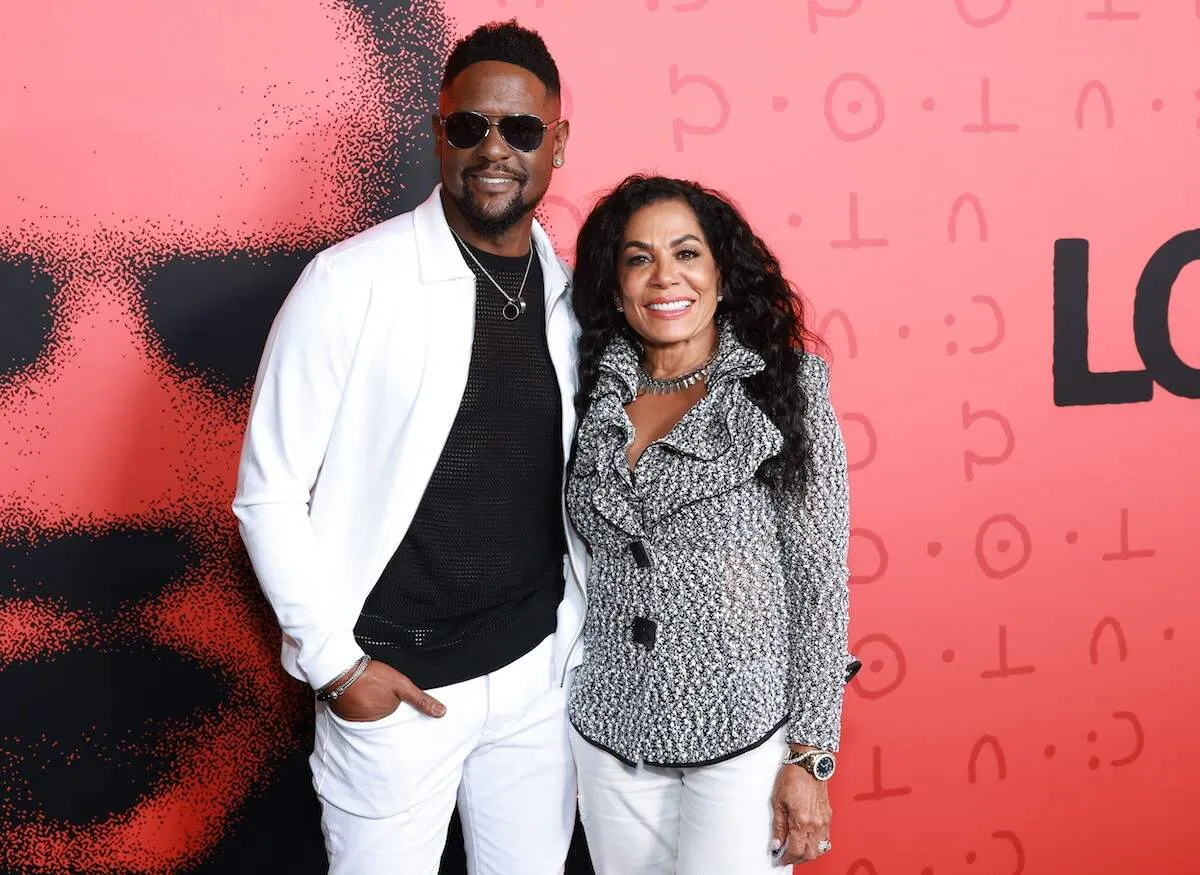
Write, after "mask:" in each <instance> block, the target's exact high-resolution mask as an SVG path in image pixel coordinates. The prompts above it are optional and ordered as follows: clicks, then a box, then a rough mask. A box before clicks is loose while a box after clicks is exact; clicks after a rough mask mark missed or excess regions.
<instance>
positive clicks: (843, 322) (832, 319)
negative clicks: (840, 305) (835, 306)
mask: <svg viewBox="0 0 1200 875" xmlns="http://www.w3.org/2000/svg"><path fill="white" fill-rule="evenodd" d="M832 325H840V326H841V327H842V333H843V334H844V335H845V337H846V355H848V356H850V358H852V359H855V358H858V337H857V335H855V333H854V326H853V325H851V324H850V317H849V316H847V315H846V313H845V312H844V311H842V310H830V311H829V312H828V313H826V314H825V315H824V316H822V317H821V321H820V323H818V325H817V336H818V337H820V338H821V339H822V340H824V341H825V342H826V343H828V342H829V336H828V335H829V328H830V326H832Z"/></svg>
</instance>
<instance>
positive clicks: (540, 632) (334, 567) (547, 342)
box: [234, 23, 585, 875]
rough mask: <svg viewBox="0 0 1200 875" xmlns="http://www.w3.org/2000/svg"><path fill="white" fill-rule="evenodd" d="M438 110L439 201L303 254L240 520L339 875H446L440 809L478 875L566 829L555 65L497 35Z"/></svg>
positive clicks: (526, 41)
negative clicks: (307, 713) (300, 709)
mask: <svg viewBox="0 0 1200 875" xmlns="http://www.w3.org/2000/svg"><path fill="white" fill-rule="evenodd" d="M439 103H440V105H439V114H438V115H437V116H435V117H434V119H433V129H434V135H435V138H436V143H437V154H438V157H439V160H440V163H441V185H439V186H438V187H437V189H436V190H435V191H434V193H433V195H432V196H431V197H430V198H429V199H428V200H427V201H426V202H425V203H424V204H422V205H421V206H420V207H418V208H417V209H416V210H414V211H413V212H411V213H406V214H403V215H400V216H397V217H395V218H393V219H390V220H388V221H386V222H383V223H382V224H380V225H377V226H375V227H374V228H371V229H368V230H367V231H365V232H363V233H361V234H359V235H357V236H355V237H353V238H351V239H349V240H346V241H344V242H342V243H340V244H338V245H336V246H333V247H332V248H330V249H328V250H326V251H324V252H322V253H321V254H319V255H318V256H317V257H316V258H315V259H314V260H313V261H312V262H311V263H310V264H309V265H308V266H307V267H306V268H305V270H304V272H303V274H302V275H301V277H300V279H299V280H298V281H297V283H296V285H295V287H294V288H293V290H292V292H291V293H290V295H289V296H288V299H287V301H286V302H285V303H284V305H283V307H282V309H281V310H280V312H279V315H278V317H277V319H276V321H275V324H274V325H273V327H272V329H271V334H270V336H269V337H268V340H267V345H266V350H265V352H264V354H263V359H262V363H261V365H260V368H259V374H258V380H257V383H256V385H255V392H254V398H253V401H252V407H251V414H250V420H249V425H248V428H247V433H246V439H245V445H244V449H243V454H242V461H241V466H240V469H239V477H238V493H237V497H236V499H235V501H234V512H235V513H236V514H237V516H238V519H239V522H240V525H241V532H242V537H243V539H244V541H245V543H246V546H247V549H248V552H249V554H250V557H251V560H252V562H253V564H254V567H255V571H256V573H257V574H258V577H259V580H260V582H261V584H262V588H263V590H264V592H265V593H266V595H267V598H268V600H269V602H270V603H271V606H272V608H273V609H274V611H275V614H276V616H277V618H278V620H279V624H280V626H281V628H282V630H283V633H284V646H283V660H284V665H285V667H286V668H287V669H288V671H289V672H290V673H292V674H293V675H294V676H296V677H297V678H300V679H302V680H305V681H307V682H308V683H309V684H310V685H311V686H312V687H313V688H314V690H316V691H317V699H318V703H317V714H316V742H315V750H314V752H313V755H312V757H311V760H310V762H311V765H312V771H313V782H314V786H315V788H316V791H317V794H318V796H319V797H320V800H321V807H322V828H323V831H324V833H325V843H326V849H327V851H328V853H329V857H330V863H331V872H332V873H334V875H337V873H354V875H371V873H375V872H379V873H383V872H388V873H433V872H436V871H437V866H438V860H439V857H440V854H441V851H442V846H443V845H444V843H445V836H446V830H447V825H448V821H449V817H450V814H451V811H452V810H453V808H454V805H455V802H456V800H457V802H458V806H459V811H460V814H461V816H462V821H463V831H464V835H465V838H466V851H467V860H468V864H469V866H470V869H471V871H472V872H475V873H504V875H513V873H531V875H532V873H551V872H561V871H562V867H563V861H564V859H565V857H566V852H567V848H568V845H569V842H570V837H571V832H572V827H573V824H574V798H575V797H574V794H575V787H574V770H573V766H572V764H571V760H570V755H569V751H568V748H567V736H566V717H565V706H564V705H565V693H564V689H563V684H564V681H565V676H566V672H567V669H568V668H569V667H570V666H571V665H573V664H574V663H575V662H577V661H578V653H577V650H578V646H577V641H578V637H579V630H580V626H581V623H582V617H583V591H582V582H583V579H584V562H585V556H584V549H583V546H582V543H581V542H580V541H579V540H578V538H577V537H576V536H575V535H574V533H573V532H572V531H571V528H570V525H569V523H568V522H567V520H566V517H565V512H564V509H563V503H562V480H563V474H564V462H565V459H566V457H567V454H568V449H569V445H570V441H571V437H572V433H573V430H574V425H575V423H574V417H573V413H572V411H573V403H572V400H573V394H574V391H575V380H574V374H575V356H574V343H575V338H576V334H577V326H576V324H575V321H574V318H573V316H572V314H571V311H570V304H569V296H568V295H567V286H568V277H567V270H566V268H565V267H564V265H563V264H562V263H561V262H560V261H559V260H558V259H557V257H556V256H555V254H554V251H553V247H552V245H551V243H550V241H549V239H548V238H547V236H546V235H545V233H544V232H543V231H542V229H541V228H540V227H539V226H538V225H537V223H535V222H534V221H533V217H532V211H533V209H534V208H535V206H536V205H537V203H538V202H539V200H540V199H541V198H542V196H543V195H544V194H545V192H546V189H547V187H548V185H549V181H550V176H551V173H552V170H553V168H555V167H561V166H562V164H563V161H564V158H565V149H566V144H567V137H568V133H569V129H568V124H567V122H566V121H565V120H563V119H560V118H559V113H560V111H561V106H560V85H559V78H558V71H557V67H556V65H555V63H554V60H553V58H552V57H551V56H550V54H549V52H548V50H547V49H546V46H545V44H544V43H543V42H542V40H541V38H540V37H539V36H538V35H537V34H535V33H533V32H531V31H528V30H526V29H523V28H521V27H519V26H518V25H516V24H515V23H506V24H494V25H486V26H484V27H481V28H479V29H478V30H476V31H475V32H473V33H472V34H470V35H469V36H467V37H466V38H464V39H463V40H462V41H460V42H459V43H458V44H457V45H456V46H455V48H454V49H453V51H452V52H451V55H450V58H449V60H448V62H447V65H446V69H445V73H444V76H443V84H442V91H441V97H440V102H439Z"/></svg>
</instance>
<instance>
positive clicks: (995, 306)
mask: <svg viewBox="0 0 1200 875" xmlns="http://www.w3.org/2000/svg"><path fill="white" fill-rule="evenodd" d="M971 303H973V304H979V305H981V306H983V307H987V308H988V309H989V310H991V311H992V321H994V322H995V323H996V333H995V334H994V335H993V336H992V338H991V340H989V341H987V342H986V343H982V344H980V345H979V346H968V347H967V352H970V353H973V354H974V355H982V354H983V353H986V352H991V351H992V350H994V349H995V348H996V347H998V346H999V345H1000V344H1001V342H1002V341H1003V340H1004V331H1005V328H1004V312H1003V311H1002V310H1001V309H1000V302H999V301H997V300H996V299H995V298H993V297H991V296H990V295H972V296H971ZM946 352H947V353H949V354H950V355H953V354H954V353H953V352H951V351H950V348H949V347H948V346H947V348H946Z"/></svg>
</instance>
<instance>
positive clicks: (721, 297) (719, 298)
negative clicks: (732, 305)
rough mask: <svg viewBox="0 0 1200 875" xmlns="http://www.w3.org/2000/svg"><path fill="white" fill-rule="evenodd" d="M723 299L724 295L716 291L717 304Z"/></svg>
mask: <svg viewBox="0 0 1200 875" xmlns="http://www.w3.org/2000/svg"><path fill="white" fill-rule="evenodd" d="M724 300H725V296H724V295H722V294H721V293H720V292H718V293H717V303H718V304H719V303H721V302H722V301H724Z"/></svg>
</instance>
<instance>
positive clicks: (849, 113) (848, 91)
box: [825, 73, 884, 143]
mask: <svg viewBox="0 0 1200 875" xmlns="http://www.w3.org/2000/svg"><path fill="white" fill-rule="evenodd" d="M866 99H869V100H870V103H871V109H870V112H869V113H868V114H867V115H865V116H863V117H862V118H861V119H859V118H858V116H859V115H860V114H861V113H862V112H863V110H864V109H866V108H867V107H866V106H865V105H864V103H863V101H864V100H866ZM843 100H844V101H845V102H844V103H843V102H842V101H843ZM883 117H884V108H883V93H882V92H881V91H880V90H879V88H878V86H876V85H875V83H874V82H872V81H871V80H870V79H868V78H867V77H866V76H864V75H863V74H862V73H843V74H842V75H841V76H838V77H837V78H836V79H834V80H833V81H832V82H830V83H829V87H828V88H826V89H825V120H826V121H827V122H828V123H829V129H830V130H831V131H833V135H834V136H835V137H837V138H838V139H839V140H844V141H845V142H847V143H854V142H857V141H858V140H862V139H864V138H866V137H869V136H871V134H873V133H875V132H876V131H878V130H879V129H880V128H881V127H883ZM856 120H857V123H854V122H855V121H856Z"/></svg>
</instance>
